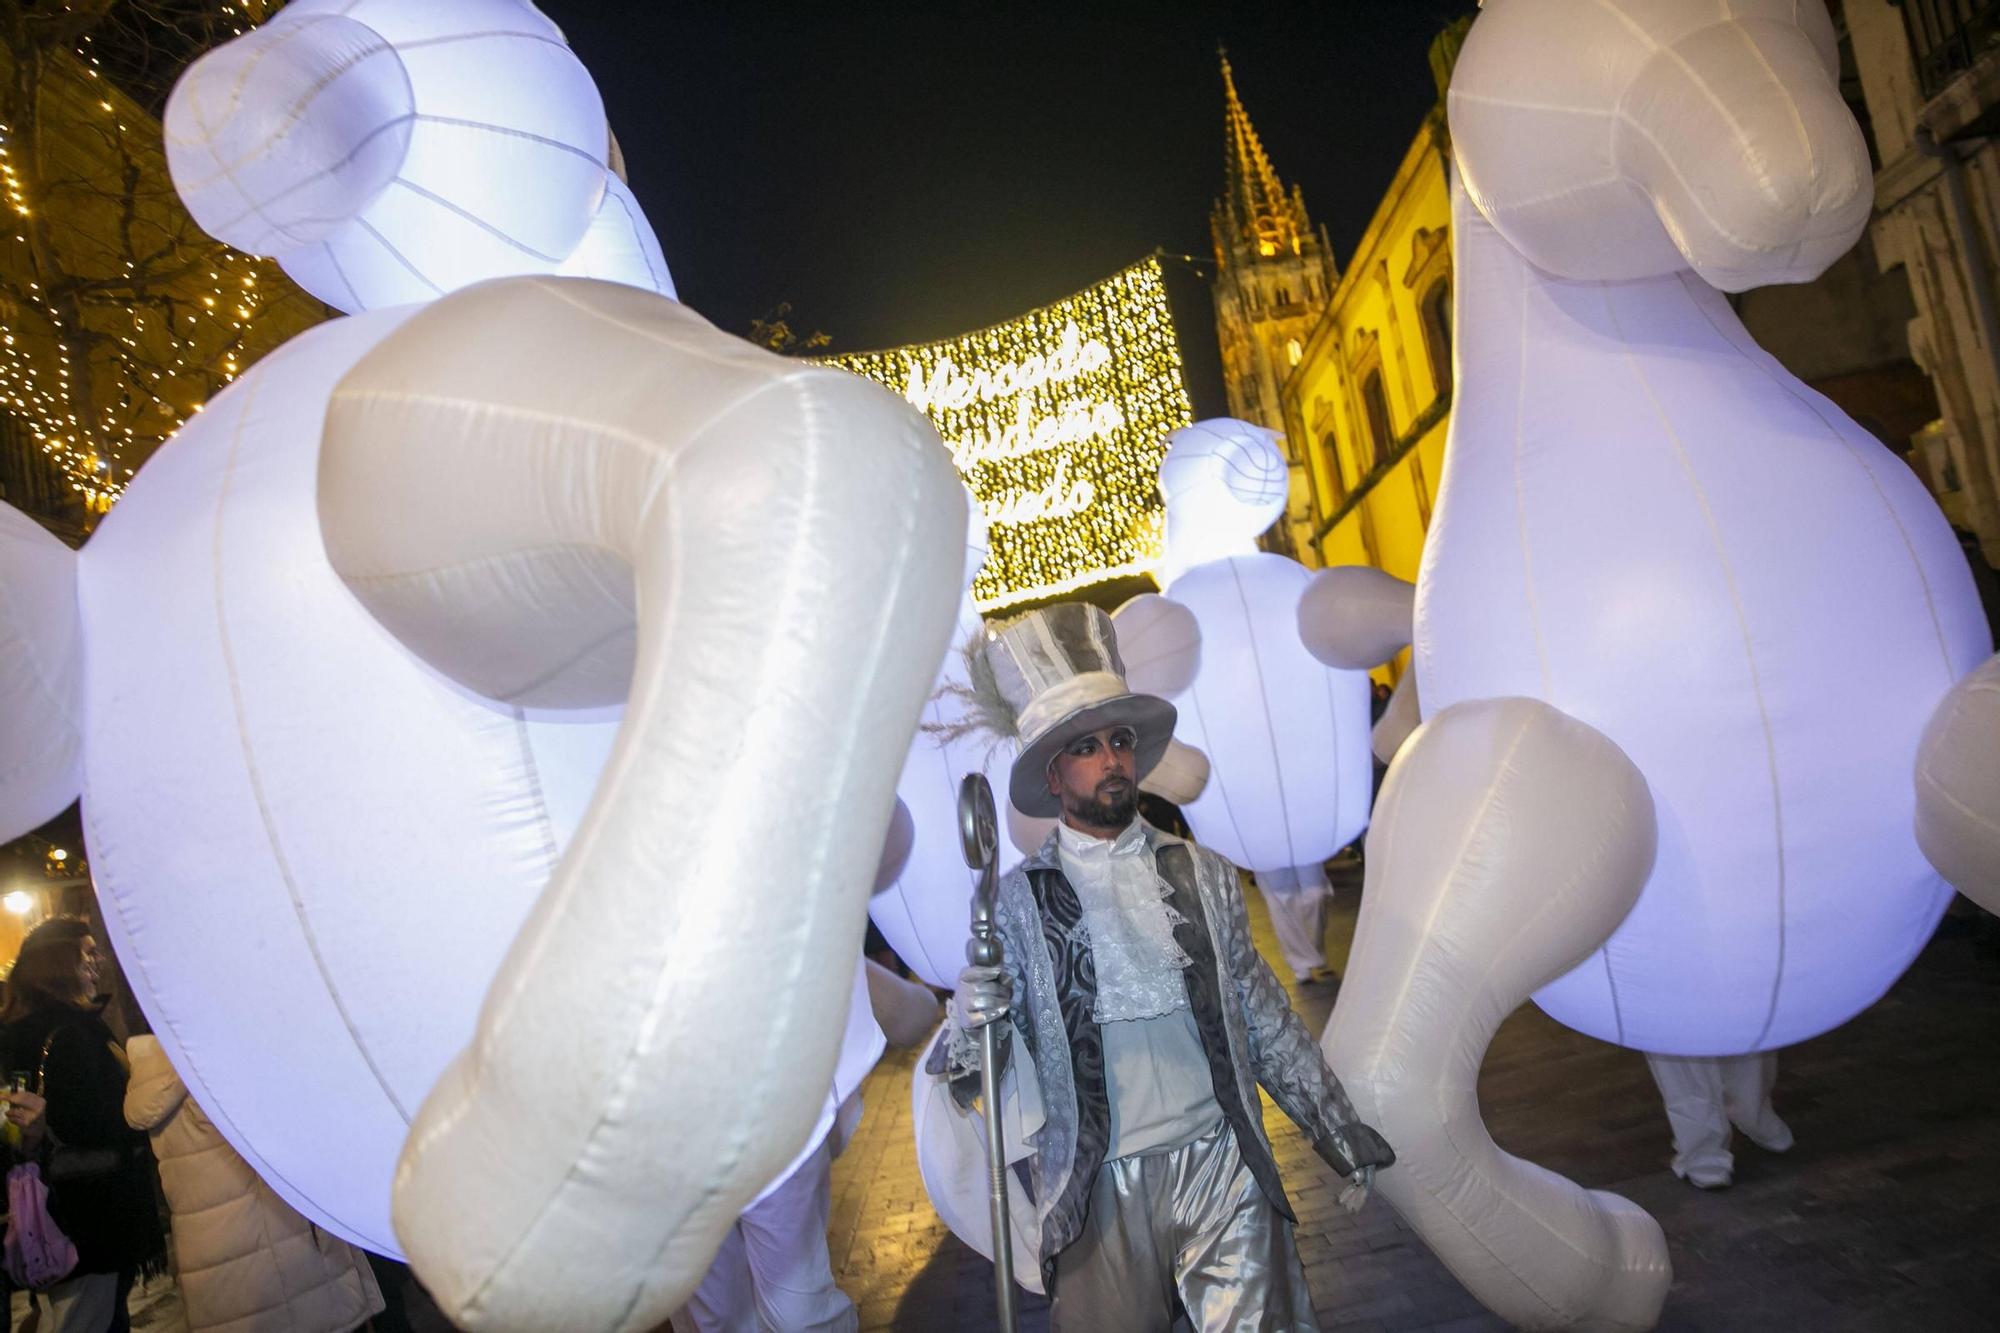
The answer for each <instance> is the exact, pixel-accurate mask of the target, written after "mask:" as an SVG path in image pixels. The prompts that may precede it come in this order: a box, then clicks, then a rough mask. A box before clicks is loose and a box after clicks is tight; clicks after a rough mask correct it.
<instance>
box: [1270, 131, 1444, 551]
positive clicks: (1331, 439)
mask: <svg viewBox="0 0 2000 1333" xmlns="http://www.w3.org/2000/svg"><path fill="white" fill-rule="evenodd" d="M1450 160H1451V148H1450V142H1449V139H1448V137H1447V134H1446V130H1445V119H1444V112H1443V108H1442V107H1440V108H1438V109H1437V110H1436V111H1433V112H1432V113H1431V115H1430V116H1428V117H1426V119H1425V121H1424V124H1423V127H1422V128H1421V129H1420V130H1419V131H1418V133H1417V136H1416V138H1415V139H1414V140H1413V141H1412V142H1411V144H1410V147H1409V151H1408V152H1407V153H1405V154H1404V155H1403V161H1402V164H1401V165H1400V166H1399V167H1398V168H1397V171H1396V175H1395V178H1394V179H1393V180H1392V181H1391V182H1390V185H1389V189H1388V191H1387V193H1385V194H1384V195H1383V198H1382V202H1381V204H1380V206H1379V207H1377V208H1376V210H1375V215H1374V217H1373V218H1372V219H1371V220H1370V221H1369V224H1368V229H1367V231H1366V232H1365V233H1363V235H1362V238H1361V241H1360V243H1359V244H1358V245H1357V246H1356V247H1355V251H1354V254H1353V255H1352V256H1351V257H1350V258H1349V260H1348V262H1347V265H1346V269H1345V271H1344V272H1343V273H1342V274H1341V278H1340V283H1339V285H1338V286H1337V287H1335V288H1334V292H1333V297H1332V299H1331V300H1330V301H1329V302H1328V303H1327V308H1326V311H1325V313H1324V314H1323V315H1322V316H1321V317H1320V319H1319V322H1318V323H1317V324H1316V325H1315V326H1314V327H1313V330H1312V332H1311V334H1310V335H1308V337H1307V339H1306V341H1305V345H1304V348H1303V350H1302V353H1301V355H1300V358H1299V362H1298V365H1297V366H1296V367H1295V368H1294V369H1293V371H1292V373H1291V375H1290V376H1289V377H1288V378H1287V380H1286V381H1285V386H1284V389H1283V392H1282V395H1281V397H1282V403H1283V410H1284V431H1285V434H1286V436H1287V439H1288V442H1289V444H1290V445H1291V449H1292V451H1293V453H1294V456H1295V457H1300V458H1302V459H1303V460H1304V461H1305V464H1306V478H1307V483H1308V490H1309V504H1308V505H1307V506H1306V507H1305V513H1304V514H1303V515H1299V514H1297V513H1296V511H1295V513H1294V514H1293V515H1292V516H1290V521H1291V522H1292V525H1293V526H1292V531H1291V532H1290V534H1289V537H1290V543H1289V544H1290V546H1291V549H1292V550H1293V551H1294V552H1296V553H1297V554H1298V557H1299V558H1300V559H1301V560H1303V561H1304V562H1305V563H1306V564H1308V565H1314V566H1324V565H1373V566H1375V567H1376V568H1378V569H1384V570H1387V571H1388V572H1389V573H1391V574H1394V575H1396V576H1397V577H1398V578H1405V579H1412V580H1414V579H1415V578H1416V576H1417V564H1418V562H1419V560H1421V559H1422V556H1423V547H1424V534H1425V533H1426V532H1427V531H1428V530H1429V527H1430V520H1431V512H1432V510H1433V508H1434V507H1435V505H1436V501H1437V491H1438V483H1439V481H1440V480H1441V479H1442V477H1443V473H1444V444H1445V431H1446V428H1447V426H1448V424H1449V418H1450V411H1451V388H1452V371H1451V321H1452V268H1451V227H1450V223H1451V188H1450V178H1449V175H1448V174H1447V173H1448V164H1449V162H1450Z"/></svg>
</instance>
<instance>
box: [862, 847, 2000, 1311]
mask: <svg viewBox="0 0 2000 1333" xmlns="http://www.w3.org/2000/svg"><path fill="white" fill-rule="evenodd" d="M1335 882H1336V886H1337V889H1338V894H1339V896H1338V901H1337V905H1336V909H1335V911H1334V913H1333V918H1332V920H1331V922H1330V924H1329V931H1328V951H1329V956H1330V957H1333V958H1335V959H1344V958H1345V957H1346V954H1347V948H1348V945H1349V943H1350V942H1351V940H1352V938H1353V929H1354V912H1355V908H1356V906H1357V902H1358V893H1359V885H1358V875H1356V874H1349V875H1348V876H1346V877H1345V879H1344V880H1343V879H1340V878H1336V881H1335ZM1250 907H1251V915H1252V923H1253V926H1254V927H1255V929H1256V931H1257V936H1258V944H1259V947H1261V948H1262V949H1263V950H1264V952H1265V954H1266V956H1267V957H1273V958H1275V957H1277V949H1276V944H1275V941H1274V940H1273V939H1272V938H1271V936H1270V933H1269V926H1268V923H1267V922H1266V920H1265V919H1264V916H1263V913H1262V910H1261V904H1260V903H1259V902H1258V901H1257V898H1256V895H1255V894H1254V893H1253V894H1251V895H1250ZM1294 999H1295V1003H1296V1004H1297V1007H1298V1009H1299V1011H1300V1013H1301V1014H1302V1015H1303V1016H1304V1017H1305V1019H1306V1022H1307V1024H1308V1025H1309V1026H1310V1027H1311V1028H1312V1029H1313V1030H1314V1031H1320V1030H1322V1029H1323V1028H1324V1026H1325V1024H1326V1020H1327V1016H1328V1014H1329V1013H1330V1012H1331V1011H1332V1007H1333V999H1334V988H1333V987H1331V986H1310V987H1306V988H1304V992H1303V993H1302V994H1301V993H1296V992H1295V995H1294ZM1996 1034H2000V923H1996V922H1995V921H1993V920H1992V919H1991V918H1987V917H1984V916H1983V915H1981V914H1978V913H1977V912H1976V909H1970V908H1969V905H1968V906H1967V908H1966V910H1965V912H1964V914H1954V915H1953V916H1951V917H1948V918H1947V919H1946V921H1945V925H1944V928H1943V930H1941V931H1940V933H1939V936H1938V938H1937V939H1936V940H1934V941H1933V942H1932V944H1931V945H1930V947H1929V949H1928V950H1926V952H1925V953H1924V955H1923V957H1922V958H1920V959H1919V960H1918V962H1917V964H1916V966H1915V967H1914V968H1912V969H1911V971H1910V973H1909V975H1908V976H1906V977H1905V978H1904V979H1903V980H1902V981H1901V982H1899V983H1898V984H1897V986H1896V987H1895V989H1894V990H1892V991H1891V992H1890V994H1889V995H1888V997H1887V998H1885V999H1884V1000H1883V1001H1882V1002H1881V1003H1879V1004H1877V1005H1876V1006H1875V1007H1874V1008H1873V1009H1871V1010H1869V1011H1868V1012H1867V1013H1865V1014H1863V1015H1862V1016H1861V1017H1859V1018H1857V1019H1855V1020H1854V1021H1853V1022H1851V1023H1849V1024H1847V1025H1846V1026H1845V1027H1843V1028H1841V1029H1839V1030H1838V1031H1836V1032H1833V1033H1829V1034H1828V1035H1826V1036H1824V1037H1820V1038H1817V1039H1815V1040H1813V1041H1810V1042H1806V1043H1804V1044H1803V1045H1801V1046H1798V1047H1795V1048H1793V1049H1791V1050H1789V1051H1787V1052H1786V1053H1785V1054H1784V1056H1783V1057H1782V1058H1781V1063H1780V1073H1779V1079H1778V1087H1777V1094H1776V1102H1777V1107H1778V1110H1779V1112H1780V1113H1781V1114H1782V1115H1783V1116H1784V1117H1785V1118H1786V1119H1787V1120H1788V1121H1789V1122H1790V1123H1791V1125H1792V1128H1793V1129H1794V1130H1795V1131H1796V1133H1797V1136H1798V1146H1797V1147H1796V1148H1794V1149H1793V1150H1792V1151H1791V1152H1790V1153H1788V1154H1786V1155H1785V1156H1783V1157H1776V1156H1772V1155H1770V1154H1766V1153H1763V1152H1761V1151H1759V1150H1758V1149H1757V1148H1755V1147H1754V1146H1751V1145H1749V1144H1745V1143H1741V1142H1740V1141H1739V1144H1738V1145H1737V1162H1736V1184H1735V1186H1734V1187H1733V1188H1731V1189H1728V1190H1724V1191H1719V1192H1716V1193H1703V1192H1701V1191H1697V1190H1695V1189H1692V1188H1690V1187H1689V1186H1687V1185H1685V1184H1683V1183H1682V1182H1680V1181H1679V1180H1676V1179H1675V1178H1674V1177H1673V1176H1672V1175H1671V1174H1670V1173H1669V1172H1668V1171H1667V1169H1666V1165H1667V1158H1668V1155H1669V1153H1668V1142H1667V1128H1666V1121H1665V1117H1664V1115H1663V1114H1662V1112H1661V1110H1660V1104H1659V1094H1658V1092H1657V1091H1656V1090H1655V1089H1654V1087H1653V1083H1652V1079H1651V1076H1650V1075H1649V1074H1648V1073H1647V1071H1646V1066H1645V1062H1644V1060H1643V1059H1642V1058H1641V1057H1639V1056H1638V1055H1636V1054H1634V1053H1632V1052H1630V1051H1624V1050H1620V1049H1618V1048H1616V1047H1613V1046H1607V1045H1605V1044H1603V1043H1600V1042H1596V1041H1592V1040H1590V1039H1589V1038H1586V1037H1582V1036H1579V1035H1577V1034H1575V1033H1573V1032H1571V1031H1569V1030H1568V1029H1566V1028H1563V1027H1561V1026H1559V1025H1557V1024H1556V1023H1555V1022H1553V1021H1552V1020H1550V1019H1549V1018H1547V1017H1546V1016H1544V1015H1543V1014H1542V1013H1541V1012H1540V1011H1539V1010H1537V1009H1535V1008H1533V1007H1532V1006H1529V1007H1526V1008H1524V1009H1522V1010H1521V1011H1520V1012H1519V1013H1516V1014H1515V1015H1514V1016H1513V1017H1511V1018H1510V1019H1508V1021H1507V1022H1506V1024H1505V1025H1504V1026H1503V1027H1502V1028H1501V1030H1500V1033H1499V1035H1498V1037H1497V1038H1496V1039H1495V1041H1494V1043H1493V1048H1492V1051H1491V1053H1490V1054H1489V1056H1488V1057H1487V1061H1486V1065H1485V1068H1484V1070H1483V1071H1482V1074H1481V1077H1480V1083H1479V1092H1480V1102H1481V1105H1482V1106H1483V1107H1484V1108H1485V1113H1486V1116H1487V1123H1488V1125H1489V1126H1490V1128H1491V1129H1492V1131H1493V1135H1494V1138H1495V1139H1496V1140H1497V1141H1498V1142H1499V1143H1500V1145H1501V1146H1502V1147H1504V1148H1506V1149H1507V1150H1508V1151H1510V1152H1513V1153H1516V1154H1518V1155H1520V1156H1522V1157H1525V1158H1527V1159H1528V1160H1530V1161H1534V1162H1539V1163H1541V1164H1543V1165H1545V1166H1548V1167H1550V1168H1551V1169H1553V1170H1556V1171H1560V1172H1562V1173H1563V1174H1565V1175H1567V1176H1569V1177H1570V1178H1571V1179H1573V1180H1576V1181H1579V1182H1580V1183H1582V1184H1584V1185H1588V1186H1591V1187H1593V1188H1599V1189H1609V1190H1613V1191H1616V1192H1617V1193H1620V1194H1623V1195H1624V1196H1625V1197H1627V1198H1629V1199H1632V1200H1633V1201H1635V1202H1637V1203H1639V1204H1641V1205H1642V1206H1644V1207H1645V1208H1646V1209H1647V1210H1648V1211H1650V1212H1651V1213H1652V1214H1653V1216H1654V1217H1656V1218H1658V1219H1659V1221H1660V1224H1661V1226H1662V1227H1664V1228H1665V1229H1666V1233H1667V1237H1668V1240H1669V1243H1670V1245H1671V1246H1672V1250H1673V1262H1674V1285H1673V1289H1672V1291H1671V1293H1670V1294H1669V1296H1668V1298H1667V1308H1666V1312H1665V1316H1664V1318H1663V1320H1662V1323H1661V1328H1662V1329H1666V1330H1671V1331H1674V1333H1680V1331H1683V1330H1745V1331H1746V1333H1750V1331H1760V1333H1761V1331H1763V1330H1783V1331H1785V1333H1803V1331H1804V1330H1814V1331H1815V1333H1817V1330H1843V1331H1845V1330H1856V1331H1859V1330H1870V1331H1874V1330H1882V1331H1885V1333H1886V1331H1887V1330H1905V1329H1909V1330H1916V1329H1922V1330H1927V1331H1928V1330H1938V1331H1940V1333H1942V1331H1944V1330H1961V1329H1962V1330H1974V1329H1978V1330H1991V1329H1996V1328H2000V1042H1996V1041H1995V1035H1996ZM914 1063H915V1057H914V1055H911V1054H901V1055H898V1054H894V1053H892V1055H891V1057H890V1058H889V1059H888V1060H885V1061H884V1062H883V1064H882V1065H881V1066H880V1067H878V1068H877V1070H876V1071H875V1073H874V1074H873V1075H872V1076H871V1078H870V1080H869V1082H868V1084H867V1085H866V1088H865V1096H866V1098H867V1104H868V1111H867V1115H866V1117H865V1118H864V1119H863V1122H862V1126H861V1129H860V1131H859V1133H857V1134H856V1136H855V1138H854V1141H853V1142H852V1144H851V1145H850V1146H849V1148H848V1150H847V1152H846V1153H845V1154H844V1155H843V1156H842V1157H841V1158H840V1160H839V1161H837V1162H836V1163H835V1164H834V1172H833V1213H832V1225H831V1229H830V1230H831V1240H832V1255H833V1262H834V1269H835V1274H834V1275H835V1277H836V1278H837V1279H838V1280H839V1282H840V1285H841V1287H842V1288H843V1289H844V1290H845V1291H847V1293H848V1294H849V1295H850V1296H852V1297H853V1298H854V1301H855V1303H856V1304H857V1305H858V1306H859V1307H860V1310H861V1327H862V1329H863V1330H864V1333H868V1331H871V1330H880V1329H895V1330H906V1331H908V1333H916V1331H918V1330H934V1329H941V1330H950V1331H951V1333H980V1331H981V1330H987V1329H992V1328H993V1327H994V1318H993V1307H992V1268H991V1266H990V1265H989V1264H988V1263H987V1262H986V1261H985V1260H984V1259H982V1258H980V1257H979V1256H978V1255H977V1254H976V1253H974V1252H973V1251H972V1250H970V1249H968V1248H967V1247H966V1246H964V1245H963V1244H961V1243H960V1242H959V1241H957V1240H956V1239H955V1238H953V1237H952V1236H951V1235H950V1234H949V1233H948V1232H947V1231H946V1230H945V1229H944V1226H943V1224H942V1223H940V1222H939V1221H938V1219H937V1216H936V1214H935V1213H933V1212H932V1210H931V1208H930V1205H929V1203H928V1202H927V1201H926V1199H925V1196H924V1190H923V1182H922V1181H921V1180H920V1179H919V1177H918V1173H917V1165H916V1160H915V1156H914V1153H913V1151H912V1148H911V1140H910V1097H909V1089H910V1075H911V1070H912V1068H913V1065H914ZM1265 1120H1266V1124H1267V1125H1268V1126H1269V1128H1270V1129H1271V1131H1272V1138H1273V1145H1274V1147H1275V1148H1276V1150H1277V1156H1278V1162H1279V1165H1280V1167H1281V1169H1282V1170H1283V1172H1284V1176H1285V1182H1286V1188H1287V1189H1288V1190H1289V1191H1290V1193H1291V1196H1292V1200H1293V1203H1294V1205H1295V1206H1296V1208H1297V1210H1298V1214H1299V1251H1300V1255H1301V1258H1302V1259H1303V1260H1304V1262H1305V1265H1306V1277H1307V1280H1308V1281H1309V1282H1310V1284H1311V1287H1312V1293H1313V1302H1314V1304H1315V1306H1316V1307H1317V1309H1318V1313H1319V1319H1320V1324H1321V1327H1322V1328H1323V1329H1325V1330H1327V1331H1328V1333H1332V1330H1335V1329H1339V1330H1343V1331H1344V1333H1388V1331H1389V1330H1430V1331H1431V1333H1474V1330H1488V1329H1503V1328H1505V1327H1506V1326H1505V1325H1504V1324H1502V1323H1501V1322H1500V1321H1499V1320H1498V1319H1495V1318H1493V1317H1492V1316H1491V1315H1489V1314H1487V1313H1486V1312H1485V1311H1484V1310H1483V1309H1482V1308H1481V1307H1480V1306H1479V1304H1478V1303H1477V1302H1476V1301H1474V1300H1473V1299H1472V1298H1471V1297H1470V1296H1468V1295H1467V1294H1466V1293H1465V1291H1464V1289H1463V1288H1462V1287H1460V1286H1459V1284H1458V1283H1457V1281H1456V1280H1455V1279H1453V1278H1452V1276H1451V1275H1450V1274H1449V1273H1448V1272H1446V1271H1445V1269H1444V1268H1443V1266H1442V1265H1440V1264H1439V1263H1438V1262H1437V1260H1436V1259H1434V1258H1433V1257H1432V1256H1431V1254H1430V1252H1429V1251H1428V1250H1427V1249H1425V1248H1424V1246H1423V1244H1422V1242H1421V1241H1419V1240H1418V1239H1417V1238H1416V1237H1415V1236H1414V1235H1413V1234H1412V1233H1410V1232H1409V1231H1408V1230H1406V1229H1405V1228H1404V1227H1403V1225H1402V1224H1401V1222H1400V1221H1398V1219H1397V1218H1396V1216H1395V1214H1394V1213H1393V1212H1391V1211H1390V1209H1389V1208H1388V1207H1387V1206H1386V1205H1384V1204H1382V1203H1380V1202H1379V1201H1376V1202H1371V1203H1370V1204H1369V1205H1368V1206H1367V1208H1365V1209H1364V1210H1363V1211H1362V1212H1361V1213H1360V1214H1359V1215H1357V1216H1349V1215H1347V1214H1345V1213H1343V1212H1342V1211H1341V1210H1340V1208H1339V1206H1338V1205H1337V1204H1336V1202H1335V1195H1336V1193H1337V1189H1336V1182H1337V1179H1338V1178H1337V1177H1336V1176H1335V1175H1334V1174H1333V1172H1332V1171H1331V1170H1329V1169H1328V1168H1327V1167H1325V1166H1324V1165H1323V1164H1321V1162H1320V1161H1319V1159H1318V1158H1317V1157H1315V1156H1313V1154H1312V1151H1311V1149H1310V1148H1309V1147H1308V1146H1307V1145H1306V1143H1305V1141H1304V1139H1303V1137H1302V1136H1301V1135H1300V1134H1299V1133H1298V1131H1297V1130H1296V1129H1295V1128H1294V1127H1293V1126H1292V1124H1291V1122H1290V1121H1289V1120H1287V1119H1286V1118H1285V1117H1284V1116H1283V1114H1281V1113H1280V1112H1278V1111H1276V1110H1275V1109H1273V1108H1271V1107H1270V1106H1269V1105H1268V1103H1267V1105H1266V1109H1265ZM1047 1327H1048V1314H1047V1308H1046V1306H1045V1305H1044V1304H1043V1303H1042V1302H1041V1300H1040V1299H1039V1298H1036V1297H1024V1302H1023V1319H1022V1328H1023V1329H1024V1330H1030V1331H1031V1333H1039V1331H1040V1330H1044V1329H1046V1328H1047Z"/></svg>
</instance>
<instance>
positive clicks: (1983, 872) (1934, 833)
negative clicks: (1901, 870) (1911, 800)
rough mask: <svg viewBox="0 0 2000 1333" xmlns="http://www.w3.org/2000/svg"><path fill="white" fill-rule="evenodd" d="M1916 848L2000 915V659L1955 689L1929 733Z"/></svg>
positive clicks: (1920, 775)
mask: <svg viewBox="0 0 2000 1333" xmlns="http://www.w3.org/2000/svg"><path fill="white" fill-rule="evenodd" d="M1917 845H1918V846H1919V847H1921V848H1923V852H1924V855H1925V856H1926V857H1928V858H1929V859H1930V863H1931V864H1932V865H1934V866H1936V867H1937V870H1938V873H1939V874H1941V875H1943V876H1944V877H1945V879H1947V880H1949V881H1950V882H1951V885H1952V887H1953V888H1955V889H1957V890H1958V891H1959V892H1960V893H1963V894H1964V895H1965V896H1966V897H1968V898H1970V899H1972V901H1974V902H1976V903H1978V904H1979V905H1980V906H1981V907H1984V908H1985V909H1986V910H1987V911H1989V912H1995V913H2000V657H1994V658H1989V659H1988V660H1987V662H1986V665H1984V666H1982V667H1980V668H1979V670H1977V671H1975V672H1973V673H1972V674H1971V675H1969V676H1967V677H1966V678H1965V679H1964V680H1961V681H1960V682H1959V683H1958V684H1957V685H1956V686H1954V687H1953V688H1952V690H1951V692H1950V693H1949V694H1947V695H1945V697H1944V700H1943V702H1941V703H1940V704H1939V705H1938V709H1937V712H1936V713H1934V714H1932V715H1931V720H1930V725H1928V726H1927V727H1925V728H1924V738H1923V741H1922V743H1921V744H1920V745H1919V746H1918V748H1917Z"/></svg>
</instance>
